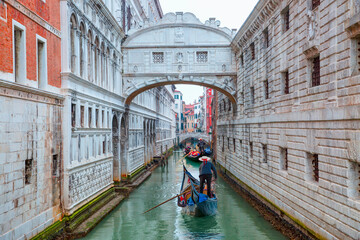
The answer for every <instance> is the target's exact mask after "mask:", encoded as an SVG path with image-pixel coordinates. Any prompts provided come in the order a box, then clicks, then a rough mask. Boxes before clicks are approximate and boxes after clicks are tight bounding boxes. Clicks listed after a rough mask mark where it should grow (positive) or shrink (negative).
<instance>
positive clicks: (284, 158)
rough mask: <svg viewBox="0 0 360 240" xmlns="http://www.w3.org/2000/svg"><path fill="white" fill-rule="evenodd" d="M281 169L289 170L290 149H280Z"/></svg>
mask: <svg viewBox="0 0 360 240" xmlns="http://www.w3.org/2000/svg"><path fill="white" fill-rule="evenodd" d="M280 169H281V170H285V171H286V170H287V169H288V149H287V148H280Z"/></svg>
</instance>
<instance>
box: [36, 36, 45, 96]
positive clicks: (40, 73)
mask: <svg viewBox="0 0 360 240" xmlns="http://www.w3.org/2000/svg"><path fill="white" fill-rule="evenodd" d="M37 81H38V87H39V88H41V89H45V88H46V85H47V67H46V43H45V42H44V41H42V40H40V39H37Z"/></svg>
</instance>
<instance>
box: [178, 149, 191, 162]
mask: <svg viewBox="0 0 360 240" xmlns="http://www.w3.org/2000/svg"><path fill="white" fill-rule="evenodd" d="M190 153H191V151H190V152H189V153H188V154H186V155H185V156H183V157H182V158H180V159H179V160H178V162H180V161H181V160H184V158H186V156H188V155H189V154H190Z"/></svg>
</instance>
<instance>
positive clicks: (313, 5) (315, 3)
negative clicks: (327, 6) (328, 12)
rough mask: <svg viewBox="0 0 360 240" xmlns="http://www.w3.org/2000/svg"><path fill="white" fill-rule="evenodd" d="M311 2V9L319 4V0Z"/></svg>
mask: <svg viewBox="0 0 360 240" xmlns="http://www.w3.org/2000/svg"><path fill="white" fill-rule="evenodd" d="M311 3H312V7H311V9H312V10H314V9H315V8H317V7H318V6H319V5H320V0H312V1H311Z"/></svg>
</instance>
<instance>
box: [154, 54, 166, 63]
mask: <svg viewBox="0 0 360 240" xmlns="http://www.w3.org/2000/svg"><path fill="white" fill-rule="evenodd" d="M152 56H153V63H164V53H163V52H153V53H152Z"/></svg>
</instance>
